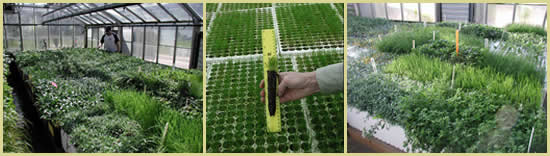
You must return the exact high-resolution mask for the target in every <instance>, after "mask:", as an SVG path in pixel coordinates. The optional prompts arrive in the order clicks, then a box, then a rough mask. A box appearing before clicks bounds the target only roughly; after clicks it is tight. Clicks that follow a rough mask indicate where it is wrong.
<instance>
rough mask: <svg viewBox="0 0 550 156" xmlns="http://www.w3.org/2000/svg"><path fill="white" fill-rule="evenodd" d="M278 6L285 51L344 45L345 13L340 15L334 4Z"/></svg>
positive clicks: (281, 39) (282, 46) (280, 36)
mask: <svg viewBox="0 0 550 156" xmlns="http://www.w3.org/2000/svg"><path fill="white" fill-rule="evenodd" d="M275 9H276V12H277V24H278V27H279V38H280V42H281V49H282V50H283V51H292V50H306V49H321V48H329V47H330V48H343V47H344V45H343V44H344V23H343V17H342V19H341V18H340V16H338V14H339V13H338V12H337V10H335V9H334V8H333V7H331V4H327V3H317V4H308V5H296V6H290V7H277V8H275Z"/></svg>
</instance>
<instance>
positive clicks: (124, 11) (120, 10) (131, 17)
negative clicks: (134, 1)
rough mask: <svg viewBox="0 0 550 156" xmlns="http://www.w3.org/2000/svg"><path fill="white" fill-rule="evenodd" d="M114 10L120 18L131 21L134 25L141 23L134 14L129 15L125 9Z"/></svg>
mask: <svg viewBox="0 0 550 156" xmlns="http://www.w3.org/2000/svg"><path fill="white" fill-rule="evenodd" d="M115 10H116V11H118V12H119V13H120V14H121V15H122V16H124V17H127V18H128V19H130V20H132V22H134V23H137V22H142V21H141V20H140V19H139V18H138V17H136V16H134V14H132V13H130V11H129V10H127V9H126V8H116V9H115Z"/></svg>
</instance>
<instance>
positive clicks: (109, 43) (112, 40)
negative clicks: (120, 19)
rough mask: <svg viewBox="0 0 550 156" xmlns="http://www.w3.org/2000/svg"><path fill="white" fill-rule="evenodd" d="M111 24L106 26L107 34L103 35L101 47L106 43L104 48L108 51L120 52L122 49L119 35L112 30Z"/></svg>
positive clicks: (100, 42)
mask: <svg viewBox="0 0 550 156" xmlns="http://www.w3.org/2000/svg"><path fill="white" fill-rule="evenodd" d="M111 29H112V28H111V27H110V26H107V27H105V34H103V36H101V41H99V46H98V47H99V48H101V47H102V46H103V45H105V47H104V49H105V50H106V51H108V52H119V51H120V41H119V39H118V36H117V35H116V34H115V33H113V32H112V30H111Z"/></svg>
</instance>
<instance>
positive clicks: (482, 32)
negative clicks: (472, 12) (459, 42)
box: [460, 24, 508, 40]
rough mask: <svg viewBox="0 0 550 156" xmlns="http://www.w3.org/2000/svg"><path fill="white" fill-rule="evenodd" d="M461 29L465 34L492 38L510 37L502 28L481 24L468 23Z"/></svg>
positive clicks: (502, 38)
mask: <svg viewBox="0 0 550 156" xmlns="http://www.w3.org/2000/svg"><path fill="white" fill-rule="evenodd" d="M460 31H461V32H463V33H465V34H470V35H477V36H479V37H482V38H488V39H491V40H499V39H500V40H506V39H507V38H508V34H506V33H505V32H504V31H503V30H502V29H500V28H496V27H492V26H487V25H481V24H468V25H466V26H464V27H462V29H461V30H460Z"/></svg>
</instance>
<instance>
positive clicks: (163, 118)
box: [105, 91, 202, 153]
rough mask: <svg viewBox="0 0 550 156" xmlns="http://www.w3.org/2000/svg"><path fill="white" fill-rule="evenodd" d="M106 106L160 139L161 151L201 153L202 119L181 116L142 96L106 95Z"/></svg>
mask: <svg viewBox="0 0 550 156" xmlns="http://www.w3.org/2000/svg"><path fill="white" fill-rule="evenodd" d="M105 102H107V103H109V104H111V105H112V107H113V108H114V110H115V111H116V112H120V113H123V114H126V115H127V116H128V117H130V119H133V120H136V121H137V122H138V123H139V124H140V125H141V126H142V127H143V128H144V129H146V131H147V132H148V133H149V134H152V135H154V136H158V137H159V138H161V140H160V143H159V144H160V147H159V148H160V150H161V151H166V152H171V153H186V152H193V153H195V152H200V151H201V150H202V143H201V142H200V141H201V140H202V135H201V134H202V129H201V127H202V120H201V118H194V117H187V116H184V115H183V114H181V113H180V112H177V111H175V110H173V109H170V108H168V107H165V106H163V105H162V104H161V102H160V101H158V100H156V99H153V98H151V97H149V96H148V95H146V94H145V93H141V92H134V91H107V92H106V93H105Z"/></svg>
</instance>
